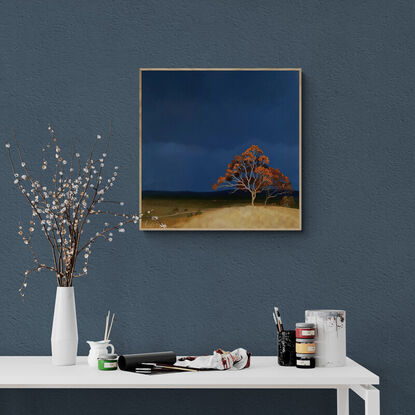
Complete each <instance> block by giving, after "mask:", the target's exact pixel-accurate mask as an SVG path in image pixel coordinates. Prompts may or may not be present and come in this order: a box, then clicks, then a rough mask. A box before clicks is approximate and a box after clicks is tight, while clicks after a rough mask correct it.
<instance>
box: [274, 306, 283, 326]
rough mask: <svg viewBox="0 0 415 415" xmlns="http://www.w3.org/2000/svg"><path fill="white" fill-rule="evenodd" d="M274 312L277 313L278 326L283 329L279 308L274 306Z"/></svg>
mask: <svg viewBox="0 0 415 415" xmlns="http://www.w3.org/2000/svg"><path fill="white" fill-rule="evenodd" d="M274 312H275V314H276V315H277V319H278V323H279V327H280V328H281V331H283V330H284V326H283V324H282V319H281V314H280V310H279V309H278V307H274Z"/></svg>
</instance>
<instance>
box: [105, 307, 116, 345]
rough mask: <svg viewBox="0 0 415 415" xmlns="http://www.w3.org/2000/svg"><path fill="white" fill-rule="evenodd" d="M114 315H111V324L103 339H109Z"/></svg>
mask: <svg viewBox="0 0 415 415" xmlns="http://www.w3.org/2000/svg"><path fill="white" fill-rule="evenodd" d="M114 317H115V313H114V314H113V315H112V319H111V325H110V328H109V330H108V334H107V338H106V339H105V340H109V339H110V334H111V330H112V324H113V323H114Z"/></svg>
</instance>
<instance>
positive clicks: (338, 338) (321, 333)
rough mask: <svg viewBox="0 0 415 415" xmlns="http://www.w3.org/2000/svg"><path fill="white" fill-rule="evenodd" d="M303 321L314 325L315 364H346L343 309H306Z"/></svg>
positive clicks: (328, 365)
mask: <svg viewBox="0 0 415 415" xmlns="http://www.w3.org/2000/svg"><path fill="white" fill-rule="evenodd" d="M305 321H306V322H307V323H314V324H315V325H316V337H315V343H316V354H315V359H316V366H318V367H341V366H344V365H345V364H346V312H345V311H343V310H306V312H305Z"/></svg>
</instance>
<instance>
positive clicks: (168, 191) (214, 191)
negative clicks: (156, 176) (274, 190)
mask: <svg viewBox="0 0 415 415" xmlns="http://www.w3.org/2000/svg"><path fill="white" fill-rule="evenodd" d="M141 192H142V193H144V192H152V193H157V192H158V193H161V192H163V193H232V191H231V190H144V189H142V190H141ZM293 192H298V193H299V192H300V191H299V190H297V189H293ZM235 193H248V192H246V191H244V190H238V191H237V192H235ZM261 193H262V192H260V193H258V194H261Z"/></svg>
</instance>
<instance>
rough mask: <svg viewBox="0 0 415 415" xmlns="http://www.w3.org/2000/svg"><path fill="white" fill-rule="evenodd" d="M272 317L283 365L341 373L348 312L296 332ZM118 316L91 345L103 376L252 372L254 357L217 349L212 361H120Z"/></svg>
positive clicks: (163, 357)
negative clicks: (115, 332)
mask: <svg viewBox="0 0 415 415" xmlns="http://www.w3.org/2000/svg"><path fill="white" fill-rule="evenodd" d="M272 317H273V320H274V323H275V327H276V329H277V350H278V359H277V361H278V364H279V365H280V366H293V367H297V368H298V369H313V368H315V367H340V366H344V365H345V363H346V312H345V311H343V310H306V311H305V321H303V322H298V323H296V324H295V330H294V329H292V330H287V329H285V328H284V325H283V322H282V318H281V313H280V310H279V308H278V307H274V311H273V313H272ZM114 318H115V314H113V315H112V317H111V312H110V311H108V314H107V315H106V318H105V332H104V340H100V341H90V340H89V341H87V343H88V344H89V346H90V351H89V354H88V364H89V366H91V367H93V368H95V369H99V370H105V371H108V370H117V369H118V368H119V369H120V370H124V371H127V372H133V373H139V374H145V375H151V374H159V373H172V372H176V373H180V372H197V371H202V370H220V371H224V370H241V369H247V368H249V367H250V363H251V354H250V353H249V352H248V351H247V350H245V349H243V348H237V349H235V350H233V351H231V352H230V351H225V350H223V349H216V350H214V351H213V354H211V355H207V356H186V357H179V358H178V357H177V356H176V354H175V353H174V352H172V351H167V352H156V353H139V354H124V355H121V356H118V355H117V354H116V353H115V347H114V345H112V344H111V340H110V334H111V330H112V327H113V324H114Z"/></svg>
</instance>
